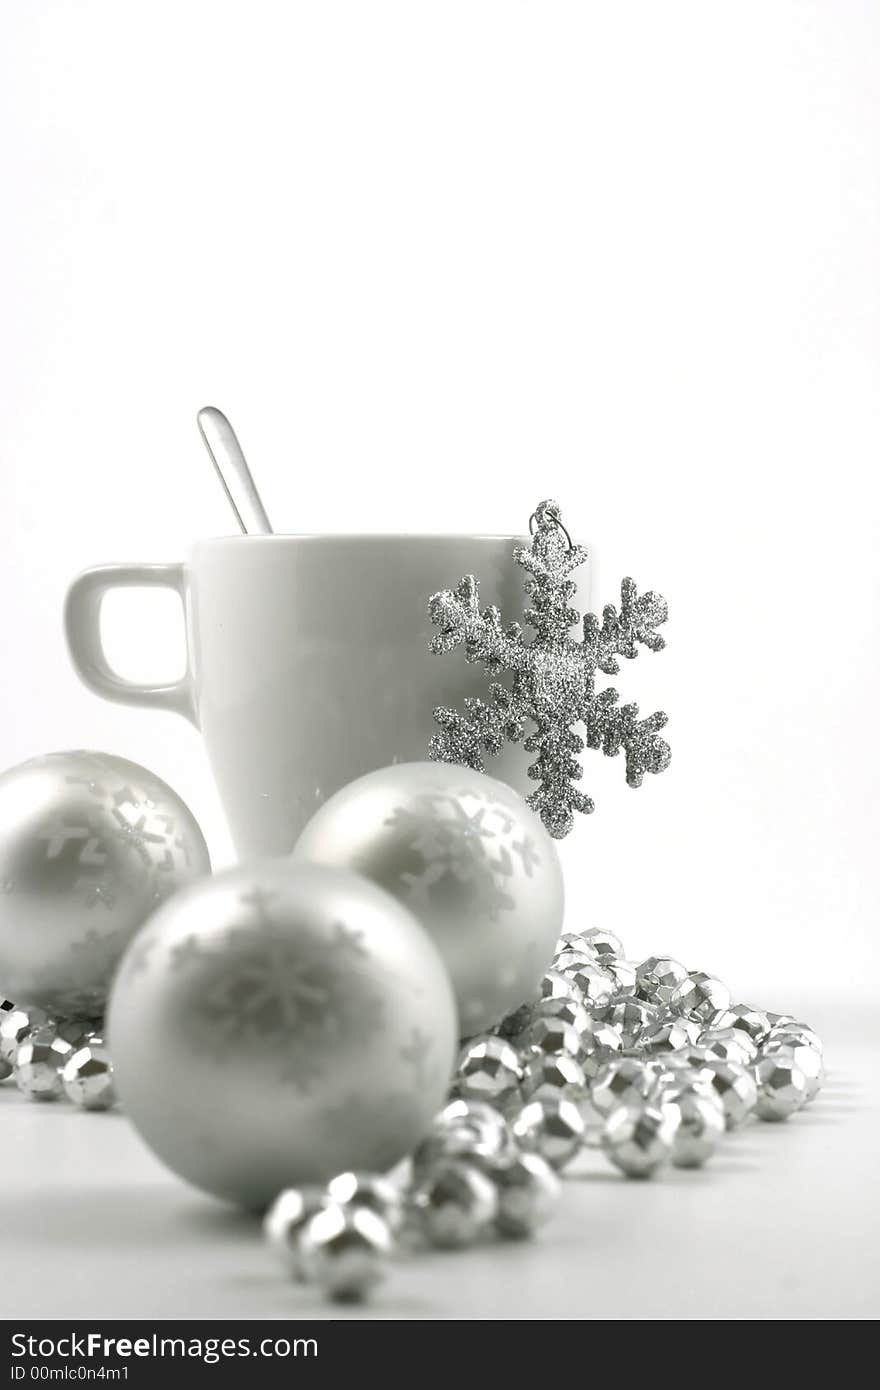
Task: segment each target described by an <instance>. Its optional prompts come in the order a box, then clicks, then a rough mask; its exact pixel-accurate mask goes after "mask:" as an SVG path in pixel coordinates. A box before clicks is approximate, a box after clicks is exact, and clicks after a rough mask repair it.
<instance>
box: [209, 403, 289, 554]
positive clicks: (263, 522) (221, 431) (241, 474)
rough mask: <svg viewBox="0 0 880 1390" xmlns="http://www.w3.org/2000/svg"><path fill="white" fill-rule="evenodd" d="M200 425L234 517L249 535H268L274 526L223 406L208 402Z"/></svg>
mask: <svg viewBox="0 0 880 1390" xmlns="http://www.w3.org/2000/svg"><path fill="white" fill-rule="evenodd" d="M197 418H198V425H199V429H200V431H201V434H202V439H203V440H204V441H205V448H206V449H207V450H208V453H209V454H210V455H211V458H212V460H213V463H214V467H215V468H216V470H217V477H218V478H219V479H220V481H221V483H222V484H223V489H224V491H225V493H226V496H227V497H228V498H229V505H230V506H231V508H232V510H233V511H234V512H235V519H236V521H237V522H238V524H239V526H240V527H241V529H242V531H243V532H244V534H245V535H246V536H248V535H251V536H254V535H256V536H269V535H271V534H272V527H271V526H270V524H269V518H268V517H267V515H266V512H265V509H264V507H263V503H262V501H261V500H260V494H259V493H258V492H257V489H256V485H255V483H254V480H253V478H252V477H251V470H250V469H249V468H248V466H247V461H246V459H245V456H244V454H243V452H242V448H241V445H240V444H239V442H238V440H237V439H236V437H235V430H234V429H233V428H232V426H231V425H230V423H229V421H228V420H227V418H226V416H225V415H224V414H223V412H222V410H217V409H216V407H215V406H213V405H206V406H205V408H204V409H203V410H200V411H199V413H198V417H197Z"/></svg>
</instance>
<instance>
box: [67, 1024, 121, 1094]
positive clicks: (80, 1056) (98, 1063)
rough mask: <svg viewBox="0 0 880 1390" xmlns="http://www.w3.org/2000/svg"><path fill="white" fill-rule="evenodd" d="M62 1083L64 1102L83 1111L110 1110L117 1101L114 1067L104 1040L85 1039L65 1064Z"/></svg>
mask: <svg viewBox="0 0 880 1390" xmlns="http://www.w3.org/2000/svg"><path fill="white" fill-rule="evenodd" d="M61 1081H62V1084H63V1086H64V1093H65V1095H66V1096H67V1099H68V1100H70V1101H73V1103H74V1105H78V1106H80V1108H81V1109H83V1110H109V1109H110V1108H111V1107H112V1106H113V1105H114V1103H115V1101H116V1091H115V1089H114V1086H113V1063H112V1062H111V1060H110V1053H109V1052H108V1050H107V1048H106V1047H105V1045H104V1040H103V1038H100V1037H98V1036H97V1035H95V1036H93V1037H90V1038H87V1039H84V1040H82V1041H81V1044H80V1045H79V1046H76V1047H75V1049H74V1051H72V1053H71V1055H70V1056H69V1057H68V1059H67V1061H66V1062H65V1063H64V1067H63V1069H62V1072H61Z"/></svg>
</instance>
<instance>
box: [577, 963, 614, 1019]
mask: <svg viewBox="0 0 880 1390" xmlns="http://www.w3.org/2000/svg"><path fill="white" fill-rule="evenodd" d="M568 973H569V974H570V975H571V978H572V979H573V980H574V982H575V984H576V985H577V987H578V989H579V990H580V993H581V997H582V999H583V1002H584V1004H585V1006H586V1007H587V1008H588V1009H603V1008H605V1006H606V1005H608V1004H610V1003H611V1000H612V999H613V998H614V980H613V979H612V977H611V976H610V975H609V974H608V971H607V970H603V969H602V966H601V965H599V963H598V962H597V961H595V960H592V961H590V962H589V963H588V964H587V965H578V966H573V967H572V969H571V970H570V971H569V972H568Z"/></svg>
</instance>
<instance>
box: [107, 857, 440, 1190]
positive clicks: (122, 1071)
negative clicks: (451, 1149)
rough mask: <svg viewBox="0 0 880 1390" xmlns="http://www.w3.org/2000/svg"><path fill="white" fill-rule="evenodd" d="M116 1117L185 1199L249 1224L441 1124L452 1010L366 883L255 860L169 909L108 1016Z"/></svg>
mask: <svg viewBox="0 0 880 1390" xmlns="http://www.w3.org/2000/svg"><path fill="white" fill-rule="evenodd" d="M107 1032H108V1036H109V1038H110V1046H111V1050H112V1054H113V1067H114V1077H115V1083H116V1089H117V1093H118V1095H119V1098H120V1102H121V1104H122V1107H123V1109H124V1110H125V1112H126V1113H127V1115H128V1116H129V1117H130V1119H131V1120H132V1122H133V1124H134V1125H135V1127H136V1128H137V1129H138V1130H139V1131H140V1133H141V1135H142V1137H143V1138H144V1139H145V1140H146V1142H147V1143H148V1144H149V1145H150V1147H151V1148H152V1149H153V1150H154V1151H155V1152H156V1154H158V1156H159V1157H160V1158H161V1159H163V1160H164V1161H165V1163H167V1164H168V1166H169V1167H170V1168H172V1169H173V1170H174V1171H175V1172H177V1173H179V1174H180V1176H181V1177H183V1178H186V1179H187V1180H188V1181H189V1182H191V1183H193V1184H194V1185H195V1186H196V1187H201V1188H203V1189H204V1190H206V1191H207V1192H211V1193H214V1194H215V1195H217V1196H219V1197H223V1198H226V1199H227V1200H229V1201H232V1202H235V1203H238V1204H240V1205H242V1206H246V1207H249V1208H254V1209H261V1208H264V1207H265V1206H267V1205H268V1203H270V1202H271V1201H272V1200H273V1199H274V1198H275V1197H276V1196H277V1194H278V1193H279V1192H280V1191H282V1190H283V1189H285V1188H289V1187H292V1186H304V1185H308V1184H313V1183H323V1182H326V1181H328V1180H329V1179H330V1178H332V1177H333V1176H334V1175H335V1174H337V1173H339V1172H340V1171H341V1170H343V1169H352V1170H355V1171H360V1170H365V1171H369V1172H379V1173H381V1172H385V1171H387V1170H388V1169H389V1168H390V1167H392V1166H393V1164H395V1163H396V1162H397V1161H398V1160H399V1159H400V1158H402V1157H404V1155H406V1154H407V1153H409V1152H411V1150H412V1149H414V1148H415V1146H416V1145H417V1144H418V1143H419V1141H420V1140H421V1139H422V1138H423V1136H424V1135H425V1134H426V1133H427V1131H428V1130H429V1128H430V1126H431V1122H432V1119H433V1117H434V1115H435V1114H436V1112H437V1111H438V1110H439V1109H440V1108H441V1106H442V1105H443V1102H444V1098H445V1095H446V1090H447V1087H448V1085H449V1080H450V1077H451V1074H452V1069H453V1064H454V1060H455V1052H456V1014H455V1002H454V999H453V996H452V988H451V985H450V983H449V977H448V975H447V973H446V970H445V968H444V966H443V962H442V961H441V959H440V956H439V955H438V953H437V950H436V948H435V947H434V945H433V944H432V942H431V941H430V940H429V939H428V937H427V935H426V934H425V932H424V931H422V929H421V927H420V926H419V924H418V922H417V921H416V920H415V918H414V917H413V916H412V915H411V913H409V912H407V911H406V909H405V908H403V907H401V905H400V904H399V903H398V902H395V900H394V899H393V898H392V897H391V896H390V895H389V894H387V893H383V892H382V890H381V889H379V888H377V887H376V886H375V885H374V884H372V883H368V882H367V881H366V880H365V879H362V878H358V877H357V876H356V875H354V874H350V873H347V872H345V871H343V870H341V869H330V868H326V867H325V866H323V865H311V864H295V863H293V862H292V861H291V860H289V859H286V860H279V861H267V862H264V863H258V864H254V865H251V866H248V867H247V868H240V869H233V870H229V871H227V872H225V873H222V874H218V875H216V876H215V877H214V878H209V879H205V880H203V882H202V883H200V884H194V885H192V887H190V888H188V889H184V890H183V891H182V892H180V893H178V894H177V895H176V896H175V897H174V899H173V900H172V901H171V902H169V903H166V904H165V906H164V907H162V908H160V910H159V911H158V912H157V913H156V915H155V916H154V917H153V918H152V919H151V921H150V922H149V923H148V924H147V925H146V926H145V927H144V929H143V931H141V932H140V933H139V934H138V937H137V939H136V940H135V941H134V942H133V943H132V945H131V946H130V948H129V949H128V951H127V952H126V954H125V956H124V958H123V960H122V963H121V964H120V967H119V971H118V973H117V976H116V979H115V981H114V985H113V990H112V993H111V997H110V1006H109V1012H108V1018H107Z"/></svg>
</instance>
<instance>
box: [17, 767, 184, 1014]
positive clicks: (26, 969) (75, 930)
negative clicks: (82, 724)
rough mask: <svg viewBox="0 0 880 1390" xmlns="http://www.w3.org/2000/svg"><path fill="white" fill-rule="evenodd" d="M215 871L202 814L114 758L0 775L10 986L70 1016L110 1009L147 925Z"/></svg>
mask: <svg viewBox="0 0 880 1390" xmlns="http://www.w3.org/2000/svg"><path fill="white" fill-rule="evenodd" d="M209 868H210V862H209V859H208V851H207V848H206V846H205V841H204V839H203V838H202V833H201V831H200V830H199V827H198V825H197V824H196V822H195V820H194V818H193V816H192V813H191V812H190V811H189V809H188V808H187V807H186V806H185V805H184V803H183V802H182V801H181V799H180V797H179V796H178V795H177V793H176V792H173V791H172V790H171V788H170V787H169V786H167V785H166V784H165V783H164V782H163V781H161V780H160V778H158V777H156V776H154V775H153V773H151V772H148V771H147V770H146V768H143V767H138V765H137V764H136V763H130V762H127V761H126V760H125V759H124V758H116V757H111V756H110V755H108V754H105V753H89V752H74V753H50V754H49V755H48V756H47V757H44V758H33V759H31V761H30V762H26V763H22V764H21V766H19V767H14V768H10V770H9V771H8V772H4V773H3V775H2V776H0V890H2V891H0V984H2V988H3V989H4V990H5V991H6V992H7V993H8V994H9V995H11V997H12V998H13V999H15V1000H16V1002H17V1003H19V1004H24V1005H27V1004H36V1005H40V1006H41V1007H43V1008H44V1009H48V1010H49V1012H50V1013H52V1014H55V1015H59V1016H63V1017H80V1018H92V1017H97V1016H99V1015H100V1014H101V1013H102V1011H103V1008H104V1002H105V999H106V995H107V989H108V987H109V983H110V980H111V978H112V975H113V971H114V969H115V967H116V964H117V962H118V961H119V958H120V957H121V955H122V953H123V951H124V950H125V948H126V946H127V945H128V943H129V941H130V940H131V938H132V937H133V936H134V934H135V932H136V931H137V930H138V928H139V927H140V926H141V925H142V923H143V922H144V921H145V920H146V918H147V917H148V916H149V915H150V914H151V913H152V912H153V911H155V909H156V908H157V907H158V906H159V905H160V904H161V903H162V902H163V901H164V899H165V898H167V897H168V896H169V895H170V894H171V893H173V892H174V891H175V890H176V889H178V888H179V887H180V886H181V885H182V884H184V883H187V882H188V881H189V880H190V879H193V878H195V877H197V876H199V875H202V874H205V873H207V872H208V870H209Z"/></svg>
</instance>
